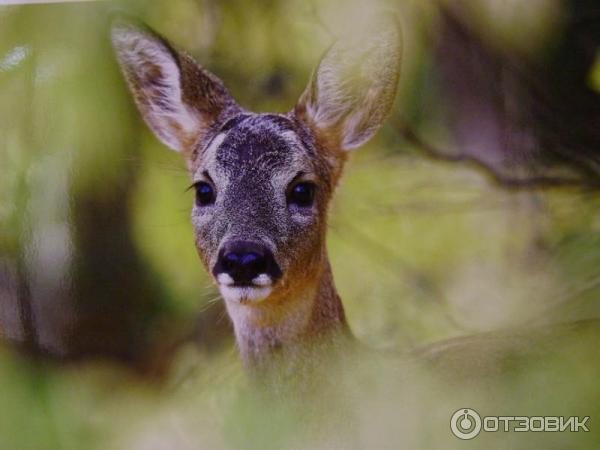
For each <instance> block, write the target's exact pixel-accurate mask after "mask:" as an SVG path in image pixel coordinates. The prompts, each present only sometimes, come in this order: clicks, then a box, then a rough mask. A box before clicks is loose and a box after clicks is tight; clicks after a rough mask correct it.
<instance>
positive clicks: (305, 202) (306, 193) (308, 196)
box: [287, 181, 315, 208]
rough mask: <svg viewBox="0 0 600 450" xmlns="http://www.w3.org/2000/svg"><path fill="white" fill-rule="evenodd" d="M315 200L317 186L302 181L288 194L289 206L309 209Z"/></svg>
mask: <svg viewBox="0 0 600 450" xmlns="http://www.w3.org/2000/svg"><path fill="white" fill-rule="evenodd" d="M314 200H315V184H314V183H311V182H308V181H302V182H300V183H296V184H294V185H293V186H292V188H291V189H290V190H289V192H288V194H287V204H288V206H289V205H294V206H299V207H300V208H307V207H309V206H312V204H313V202H314Z"/></svg>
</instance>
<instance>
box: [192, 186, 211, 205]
mask: <svg viewBox="0 0 600 450" xmlns="http://www.w3.org/2000/svg"><path fill="white" fill-rule="evenodd" d="M194 188H195V189H196V204H197V205H198V206H208V205H212V204H213V203H214V202H215V190H214V188H213V187H212V186H211V185H210V184H209V183H207V182H206V181H199V182H198V183H196V184H195V185H194Z"/></svg>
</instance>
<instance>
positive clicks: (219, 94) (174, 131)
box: [111, 20, 239, 153]
mask: <svg viewBox="0 0 600 450" xmlns="http://www.w3.org/2000/svg"><path fill="white" fill-rule="evenodd" d="M111 38H112V43H113V46H114V49H115V52H116V54H117V59H118V61H119V65H120V66H121V69H122V71H123V74H124V76H125V79H126V81H127V85H128V86H129V89H130V90H131V93H132V94H133V98H134V100H135V103H136V105H137V107H138V109H139V111H140V113H141V114H142V116H143V118H144V120H145V121H146V123H147V124H148V126H149V127H150V128H151V129H152V131H153V132H154V134H155V135H156V136H157V137H158V138H159V139H160V140H161V141H162V142H163V143H164V144H165V145H167V146H169V147H171V148H172V149H173V150H176V151H179V152H184V153H185V152H190V151H191V150H192V148H193V145H194V144H195V143H196V142H197V141H198V139H201V138H202V137H203V135H204V134H205V133H206V132H207V130H208V129H209V128H210V127H211V126H212V125H213V124H214V123H215V122H219V121H222V120H225V119H226V118H227V117H228V116H229V115H231V114H234V113H235V112H237V111H239V107H238V106H237V104H236V103H235V101H234V100H233V98H232V97H231V95H230V94H229V92H227V89H226V88H225V86H224V85H223V83H222V82H221V80H219V79H218V78H217V77H216V76H214V75H213V74H212V73H210V72H208V71H206V70H204V69H202V68H201V67H200V66H199V65H198V64H196V62H195V61H194V60H193V59H192V58H191V57H189V56H188V55H185V54H183V53H180V52H177V51H176V50H174V49H173V48H172V47H171V45H170V44H169V43H168V42H167V41H166V40H165V39H163V38H161V37H160V36H159V35H157V34H156V33H154V32H153V31H152V30H150V29H149V28H146V27H142V26H134V25H132V24H131V23H130V22H126V21H123V20H117V21H115V22H114V23H113V26H112V30H111Z"/></svg>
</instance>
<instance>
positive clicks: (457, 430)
mask: <svg viewBox="0 0 600 450" xmlns="http://www.w3.org/2000/svg"><path fill="white" fill-rule="evenodd" d="M450 429H451V430H452V434H453V435H454V436H456V437H457V438H459V439H463V440H465V441H467V440H469V439H473V438H474V437H476V436H477V435H478V434H479V432H480V431H481V417H480V416H479V414H478V413H477V411H475V410H474V409H470V408H461V409H459V410H458V411H456V412H455V413H454V414H452V418H451V419H450Z"/></svg>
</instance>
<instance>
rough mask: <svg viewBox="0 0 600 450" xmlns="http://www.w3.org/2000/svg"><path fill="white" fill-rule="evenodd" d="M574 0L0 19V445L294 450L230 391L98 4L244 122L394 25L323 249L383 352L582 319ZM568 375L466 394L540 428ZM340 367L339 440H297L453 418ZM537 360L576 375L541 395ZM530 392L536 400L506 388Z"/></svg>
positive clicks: (589, 60) (368, 335)
mask: <svg viewBox="0 0 600 450" xmlns="http://www.w3.org/2000/svg"><path fill="white" fill-rule="evenodd" d="M596 3H597V2H595V1H592V0H590V1H566V0H563V1H561V0H532V1H528V2H518V1H512V0H510V1H508V0H506V1H500V0H498V1H496V0H478V1H476V0H472V1H462V2H451V1H441V0H440V1H431V2H419V1H416V0H414V1H411V0H386V1H378V2H373V1H359V0H351V1H341V0H331V1H318V0H261V1H256V2H246V1H242V0H226V1H216V0H170V1H166V0H165V1H153V2H144V1H129V2H82V3H70V4H51V5H26V6H0V336H2V344H1V346H0V385H1V386H2V387H3V389H2V391H3V394H2V397H1V398H2V400H1V401H0V449H11V450H12V449H83V448H128V449H129V448H143V449H155V448H156V449H163V448H165V449H167V448H207V449H212V448H306V447H307V446H308V444H307V443H306V442H307V441H304V440H303V438H302V437H299V436H298V435H296V434H295V432H294V424H295V423H296V421H295V420H296V417H295V416H294V415H293V414H286V413H281V414H279V413H278V414H277V415H276V416H269V415H268V414H267V413H266V412H265V410H264V408H263V406H262V405H260V403H259V402H256V401H254V400H253V399H252V398H250V399H249V398H248V397H247V396H245V395H246V394H244V392H246V391H244V387H245V381H244V380H245V378H244V374H243V371H242V369H241V367H240V364H239V362H238V361H237V359H236V354H235V349H234V342H233V339H232V335H231V327H230V324H229V320H228V318H227V317H226V315H225V313H224V309H223V306H222V304H221V302H220V300H219V298H218V294H217V292H216V290H215V289H214V287H213V286H212V284H211V282H210V280H209V279H208V277H207V275H206V274H205V273H204V271H203V270H202V268H201V266H200V264H199V261H198V258H197V255H196V253H195V249H194V246H193V238H192V230H191V226H190V224H189V220H188V217H189V210H190V207H191V203H192V195H193V194H192V193H191V192H186V189H187V187H188V185H189V180H188V178H187V174H186V172H185V168H184V164H183V161H182V160H181V158H180V156H179V155H177V154H176V153H175V152H172V151H170V150H168V149H166V148H165V147H164V146H162V145H161V144H160V143H159V142H158V141H157V140H156V139H155V138H154V137H153V136H152V135H151V133H150V132H149V131H148V130H147V129H146V127H145V126H144V124H143V123H142V121H141V119H140V118H139V117H138V115H137V112H136V111H135V109H134V106H133V103H132V101H131V99H130V97H129V94H128V92H127V91H126V87H125V84H124V82H123V80H122V78H121V75H120V73H119V71H118V67H117V65H116V62H115V59H114V56H113V54H112V50H111V48H110V43H109V38H108V30H109V24H110V20H111V16H112V15H113V14H115V13H117V12H126V13H128V14H131V15H133V16H135V17H138V18H140V19H141V20H143V21H144V22H146V23H148V24H149V25H150V26H152V27H153V28H154V29H156V30H157V31H158V32H160V33H161V34H162V35H164V36H166V37H167V38H168V39H169V40H170V41H171V42H173V43H174V44H175V45H176V46H178V47H180V48H183V49H185V50H186V51H188V52H189V53H190V54H192V55H193V56H194V57H195V58H196V59H197V61H199V62H200V63H201V64H202V65H203V66H204V67H206V68H208V69H209V70H211V71H212V72H214V73H216V74H217V75H218V76H219V77H220V78H221V79H223V80H224V82H225V84H226V85H227V86H228V88H229V89H230V91H231V92H232V94H233V95H234V97H235V98H236V99H237V100H238V101H239V103H240V104H241V105H243V106H244V107H246V108H248V109H251V110H254V111H275V112H285V111H288V110H289V109H291V108H292V107H293V105H294V103H295V101H296V99H297V98H298V97H299V95H300V93H301V92H302V91H303V89H304V87H305V85H306V83H307V82H308V78H309V76H310V73H311V70H312V68H313V67H314V65H315V64H316V63H317V61H318V60H319V58H320V56H321V55H322V53H323V52H324V50H325V49H326V48H327V47H328V46H329V45H330V44H331V43H332V42H333V41H334V40H335V38H336V37H337V36H339V35H342V34H344V33H346V32H348V30H351V29H352V27H353V26H354V25H356V23H357V21H361V20H364V18H365V17H366V16H368V15H370V14H374V13H377V12H380V11H381V10H383V11H384V13H385V14H396V15H397V16H398V17H399V19H400V21H401V23H402V28H403V36H404V58H403V67H402V75H401V83H400V87H399V93H398V97H397V101H396V104H395V107H394V111H393V114H392V117H391V118H390V120H389V121H388V122H387V124H386V125H385V127H384V128H383V129H382V131H381V132H380V133H379V134H378V135H377V137H376V138H375V139H373V140H372V141H371V142H370V143H369V144H368V145H366V146H365V147H364V148H362V149H360V150H358V151H356V152H355V154H353V155H352V157H351V160H350V163H349V164H348V167H347V170H346V174H345V178H344V180H343V182H342V184H341V186H340V188H339V190H338V193H337V197H336V199H335V201H334V203H333V207H332V211H331V217H330V227H329V234H328V246H329V251H330V256H331V262H332V266H333V271H334V275H335V279H336V283H337V286H338V290H339V292H340V295H341V297H342V299H343V302H344V306H345V308H346V313H347V316H348V320H349V323H350V326H351V328H352V329H353V331H354V332H355V334H356V335H357V336H358V337H359V339H360V340H361V341H363V342H365V343H366V344H368V345H369V346H370V347H372V348H378V349H386V350H390V349H393V350H394V351H396V350H406V349H412V348H416V347H418V346H420V345H424V344H427V343H432V342H436V341H439V340H442V339H446V338H450V337H454V336H462V335H467V334H473V333H479V332H487V331H492V330H502V329H507V328H511V327H520V328H521V329H523V328H525V329H526V328H529V327H534V326H537V325H544V324H551V323H556V322H565V321H574V320H580V319H591V318H596V317H597V316H598V315H599V313H600V302H599V301H598V297H599V295H600V269H598V268H599V267H600V233H599V232H600V214H599V213H598V208H597V207H598V202H599V198H598V195H597V192H598V191H597V187H598V184H599V175H600V173H599V172H600V101H599V97H598V96H599V93H600V56H599V55H600V53H599V43H600V23H599V21H600V7H598V5H597V4H596ZM569 345H572V346H573V348H574V349H575V348H577V347H578V346H580V345H588V346H590V345H591V346H592V347H593V346H594V345H595V343H594V342H592V343H591V344H590V343H589V342H587V343H579V342H577V341H574V342H570V343H569ZM573 353H577V352H575V351H573ZM586 363H587V361H585V360H583V359H581V358H579V359H577V358H575V359H567V360H564V359H560V358H559V359H558V360H556V361H554V362H553V363H550V369H548V367H547V366H546V365H539V364H535V363H532V364H531V367H530V368H528V371H527V372H526V373H527V376H526V377H525V378H528V380H529V384H524V385H520V384H519V383H518V382H517V381H515V380H514V379H511V380H505V381H506V384H505V385H503V386H504V388H505V389H506V391H503V395H498V396H497V397H494V398H493V399H490V398H488V399H486V400H487V403H486V402H484V403H483V404H486V405H489V404H493V405H497V407H498V408H499V410H493V409H492V410H488V413H489V414H494V413H496V414H501V413H506V412H507V411H508V414H509V415H510V414H512V415H516V414H517V413H519V412H520V411H514V410H512V411H511V409H510V405H511V404H514V402H522V401H523V399H524V398H529V400H531V402H530V404H529V405H528V407H529V408H533V409H529V410H530V411H537V413H538V414H540V415H544V414H546V415H549V414H552V413H553V412H554V411H556V412H555V413H559V412H561V410H560V409H557V408H558V406H562V407H563V410H564V408H567V409H568V410H569V411H571V409H569V408H571V407H572V411H574V412H575V413H577V414H579V415H586V414H585V413H586V412H588V413H589V412H590V411H592V412H594V411H595V412H596V413H597V417H600V415H598V414H600V411H599V410H598V409H597V406H594V407H595V408H596V409H593V408H594V407H591V408H592V409H591V410H590V409H589V408H590V407H588V406H589V405H590V404H595V405H598V404H600V403H598V401H597V400H598V397H599V394H600V389H599V388H598V386H597V385H596V384H595V383H593V382H592V381H591V380H592V379H593V378H594V377H595V376H596V375H598V373H597V372H594V371H592V370H591V369H590V367H588V366H587V365H586ZM361 369H362V371H364V372H366V375H365V378H364V379H363V378H361V380H362V381H360V382H357V384H356V385H352V386H353V387H352V388H349V391H350V393H348V397H349V398H351V399H352V400H351V401H349V402H350V404H351V405H352V406H351V407H350V409H351V410H352V411H354V412H355V413H357V412H358V411H360V413H357V414H356V416H355V417H354V419H353V420H355V422H353V423H355V426H354V427H353V431H354V432H356V433H358V437H356V438H353V439H352V443H353V447H348V446H347V445H342V444H339V443H336V442H337V438H338V437H339V436H335V434H336V433H335V432H334V433H333V434H332V433H331V432H330V431H328V432H323V433H321V434H319V433H316V434H315V435H317V436H318V438H317V439H316V441H315V442H316V443H315V442H313V443H312V444H311V446H312V447H318V448H372V447H373V448H417V447H426V448H435V447H436V446H438V445H441V444H440V443H444V446H445V447H446V448H450V447H449V446H450V445H458V444H464V443H462V442H457V441H449V442H446V441H444V439H451V438H450V437H448V426H447V420H449V418H450V415H451V414H452V412H453V411H454V410H455V409H458V408H460V407H462V406H467V405H462V404H457V403H458V401H457V399H456V398H453V397H452V394H451V393H448V392H442V390H441V389H438V390H437V391H436V390H435V389H433V388H432V386H433V385H430V384H428V383H426V382H425V381H422V379H421V378H417V380H419V381H417V382H416V384H415V383H413V384H411V385H410V386H411V388H410V389H408V388H407V384H406V383H401V380H400V379H399V377H397V376H396V375H395V372H393V371H391V372H390V371H389V370H385V369H382V368H381V367H380V366H378V365H374V366H373V365H370V364H367V363H365V364H363V366H362V368H361ZM542 369H544V370H542ZM546 369H548V370H551V372H552V373H555V374H563V372H564V371H566V370H567V369H569V370H571V371H574V372H576V374H577V376H576V377H575V380H578V381H577V382H574V381H573V378H569V380H570V381H569V383H565V384H564V385H563V384H561V386H563V387H564V390H560V389H559V388H558V387H557V386H556V385H552V384H544V380H546V382H548V376H547V372H545V370H546ZM361 373H362V372H361ZM559 379H561V380H562V378H560V377H559ZM364 380H368V381H364ZM531 380H534V381H531ZM413 381H414V380H413ZM363 382H364V383H363ZM536 383H537V384H538V385H539V386H543V388H540V389H541V390H543V389H545V392H553V395H552V396H550V397H551V398H548V397H545V398H544V400H543V401H542V402H541V403H540V402H536V401H534V399H537V400H539V398H540V397H538V396H535V395H533V394H529V397H528V394H527V393H528V392H530V391H528V390H527V389H528V388H527V387H525V386H531V385H532V384H536ZM567 385H569V386H571V387H570V388H569V387H567ZM367 386H368V389H367ZM519 386H521V387H519ZM572 386H576V389H575V391H574V392H573V391H572V389H573V388H572ZM388 389H389V390H388ZM366 391H368V392H369V393H368V394H365V392H366ZM240 392H242V393H241V394H240ZM540 392H541V391H540ZM421 393H422V395H421ZM482 395H483V396H485V394H482ZM448 396H450V397H448ZM442 397H443V398H444V399H445V400H442ZM478 398H480V397H478ZM592 400H593V401H592ZM511 402H512V403H511ZM544 402H550V403H548V404H546V403H544ZM516 404H519V405H521V407H523V403H516ZM426 405H427V406H426ZM501 405H504V406H501ZM507 405H508V406H507ZM536 407H537V409H536ZM319 408H320V406H318V405H315V409H316V410H319ZM452 408H454V409H452ZM503 408H504V409H503ZM515 408H516V406H515ZM544 408H545V409H544ZM553 408H554V409H553ZM278 411H279V410H278ZM547 411H550V412H547ZM279 412H280V411H279ZM321 412H322V411H321ZM322 413H323V412H322ZM265 414H267V415H265ZM311 414H313V413H311ZM314 414H315V415H317V412H314ZM323 414H324V413H323ZM565 414H566V413H565ZM434 418H437V419H439V423H438V422H435V426H433V425H432V424H431V423H429V424H428V422H427V420H429V419H431V420H432V421H433V420H434ZM275 419H277V420H275ZM399 423H403V425H399ZM424 423H425V425H423V424H424ZM438 424H441V425H440V427H439V429H438V428H436V427H437V425H438ZM340 429H341V428H340ZM432 429H433V430H437V433H438V434H435V433H434V434H432ZM440 430H441V431H440ZM598 431H600V429H599V430H598ZM344 433H345V432H342V431H340V434H341V435H343V434H344ZM592 435H593V436H592ZM500 438H502V439H508V437H507V435H503V436H494V437H493V438H489V440H488V441H480V445H483V444H482V443H483V442H485V446H486V448H495V447H498V448H500V446H501V445H506V442H507V441H505V440H501V439H500ZM519 438H521V437H519V436H514V435H512V436H510V439H513V441H508V442H512V444H514V445H515V446H519V445H521V444H522V443H523V442H525V441H519V440H518V439H519ZM568 438H572V436H566V435H561V437H560V439H559V438H557V437H556V436H553V439H554V440H548V441H547V442H546V443H550V442H553V444H552V445H554V446H556V448H563V447H564V445H566V444H567V443H569V442H570V441H568V440H565V439H568ZM578 438H580V439H582V442H583V443H584V444H585V445H587V444H589V443H592V442H597V439H598V435H597V434H593V433H590V434H589V435H587V434H586V436H585V437H583V436H578ZM594 439H596V441H594ZM582 445H583V444H582ZM504 448H506V447H504ZM546 448H554V447H550V446H546ZM582 448H583V447H582Z"/></svg>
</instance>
